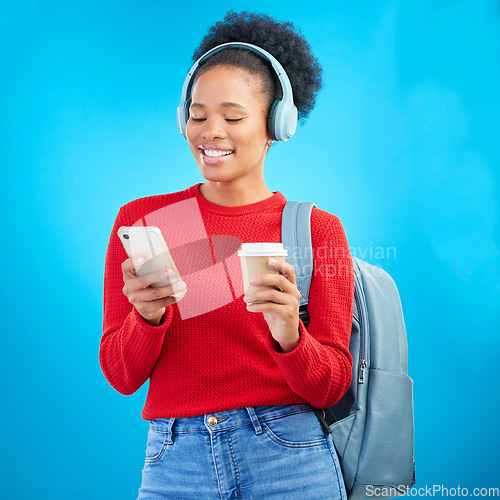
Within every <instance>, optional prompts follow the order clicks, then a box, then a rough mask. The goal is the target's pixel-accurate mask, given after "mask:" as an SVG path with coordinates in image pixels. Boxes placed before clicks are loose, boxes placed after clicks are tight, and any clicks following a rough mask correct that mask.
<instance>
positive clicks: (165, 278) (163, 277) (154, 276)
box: [138, 267, 180, 286]
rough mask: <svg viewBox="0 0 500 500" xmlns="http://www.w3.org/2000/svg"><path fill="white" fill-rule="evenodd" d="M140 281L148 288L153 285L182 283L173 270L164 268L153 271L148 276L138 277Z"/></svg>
mask: <svg viewBox="0 0 500 500" xmlns="http://www.w3.org/2000/svg"><path fill="white" fill-rule="evenodd" d="M138 279H139V280H141V281H143V282H144V283H147V285H146V286H149V285H151V284H153V283H161V284H162V286H165V285H171V284H172V283H176V282H177V281H180V280H178V279H177V277H175V272H174V270H173V269H171V268H168V267H166V268H164V269H160V270H158V271H152V272H150V273H147V274H143V275H142V276H138Z"/></svg>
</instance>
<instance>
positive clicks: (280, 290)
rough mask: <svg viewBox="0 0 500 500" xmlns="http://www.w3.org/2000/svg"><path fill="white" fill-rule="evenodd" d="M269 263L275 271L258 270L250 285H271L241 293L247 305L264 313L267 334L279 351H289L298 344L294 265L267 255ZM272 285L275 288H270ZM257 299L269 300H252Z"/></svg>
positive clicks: (297, 297) (248, 307) (297, 296)
mask: <svg viewBox="0 0 500 500" xmlns="http://www.w3.org/2000/svg"><path fill="white" fill-rule="evenodd" d="M268 263H269V266H270V267H272V268H273V269H277V270H278V271H279V274H258V275H257V276H256V277H255V281H251V284H252V285H267V286H269V287H272V288H266V289H262V290H257V291H256V292H253V293H252V294H250V295H248V296H246V297H244V299H243V300H244V301H245V302H246V303H247V309H248V310H249V311H251V312H261V313H263V314H264V319H265V320H266V322H267V324H268V326H269V330H270V331H271V335H272V336H273V338H274V339H275V340H276V342H278V343H279V344H280V346H281V350H282V351H283V352H290V351H292V350H293V349H295V347H296V346H297V345H298V343H299V340H300V334H299V304H300V292H299V291H298V289H297V283H296V281H295V269H294V268H293V266H292V265H291V264H288V263H286V262H283V261H280V260H274V259H272V258H271V259H269V261H268ZM274 287H275V288H274ZM257 300H266V301H269V302H265V303H259V304H255V303H254V302H255V301H257Z"/></svg>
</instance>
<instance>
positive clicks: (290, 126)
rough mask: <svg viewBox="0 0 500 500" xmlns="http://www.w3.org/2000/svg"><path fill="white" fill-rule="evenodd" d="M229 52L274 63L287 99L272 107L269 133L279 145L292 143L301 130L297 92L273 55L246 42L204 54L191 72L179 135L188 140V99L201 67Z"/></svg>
mask: <svg viewBox="0 0 500 500" xmlns="http://www.w3.org/2000/svg"><path fill="white" fill-rule="evenodd" d="M226 48H237V49H247V50H249V51H251V52H253V53H254V54H257V55H259V56H260V57H262V59H264V60H266V61H268V62H270V63H271V65H272V67H273V69H274V71H275V72H276V76H277V77H278V79H279V81H280V84H281V88H282V90H283V97H282V98H281V99H276V100H275V101H274V102H273V104H272V105H271V110H270V112H269V132H270V134H271V137H272V138H273V139H274V140H276V141H288V139H290V137H292V136H293V134H294V133H295V129H296V128H297V108H296V107H295V105H294V104H293V92H292V86H291V85H290V80H289V79H288V76H287V74H286V73H285V70H284V69H283V66H281V64H280V63H279V62H278V61H277V60H276V58H275V57H273V56H272V55H271V54H269V52H267V51H265V50H264V49H261V48H260V47H257V46H256V45H252V44H250V43H244V42H229V43H223V44H222V45H218V46H217V47H214V48H213V49H211V50H209V51H208V52H206V53H205V54H203V55H202V56H201V57H200V58H199V59H198V60H197V61H196V62H195V63H194V64H193V66H192V67H191V69H190V70H189V73H188V75H187V77H186V80H185V81H184V86H183V87H182V97H181V102H180V104H179V107H178V108H177V124H178V126H179V132H180V133H181V134H182V135H183V136H184V137H186V123H187V121H188V119H189V106H190V105H191V99H190V98H188V95H190V94H191V88H192V86H193V77H194V74H195V73H196V70H197V69H198V66H200V65H201V64H203V63H204V62H205V61H206V60H207V59H209V58H210V57H212V56H213V55H214V54H216V53H217V52H220V51H221V50H224V49H226Z"/></svg>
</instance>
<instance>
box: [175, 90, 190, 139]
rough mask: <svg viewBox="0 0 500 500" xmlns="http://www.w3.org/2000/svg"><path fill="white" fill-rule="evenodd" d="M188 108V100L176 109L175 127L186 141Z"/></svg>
mask: <svg viewBox="0 0 500 500" xmlns="http://www.w3.org/2000/svg"><path fill="white" fill-rule="evenodd" d="M189 106H191V99H188V100H187V101H186V102H185V103H184V105H183V106H179V107H178V108H177V126H178V128H179V132H180V133H181V134H182V135H183V136H184V138H185V139H187V136H186V125H187V121H188V120H189Z"/></svg>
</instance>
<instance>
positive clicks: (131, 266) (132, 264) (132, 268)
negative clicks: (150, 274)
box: [122, 255, 144, 279]
mask: <svg viewBox="0 0 500 500" xmlns="http://www.w3.org/2000/svg"><path fill="white" fill-rule="evenodd" d="M142 264H144V257H141V256H140V255H139V256H136V257H129V258H128V259H127V260H124V261H123V262H122V272H123V278H124V279H125V278H126V277H128V278H130V277H135V276H136V269H138V268H139V267H140V266H141V265H142Z"/></svg>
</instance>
